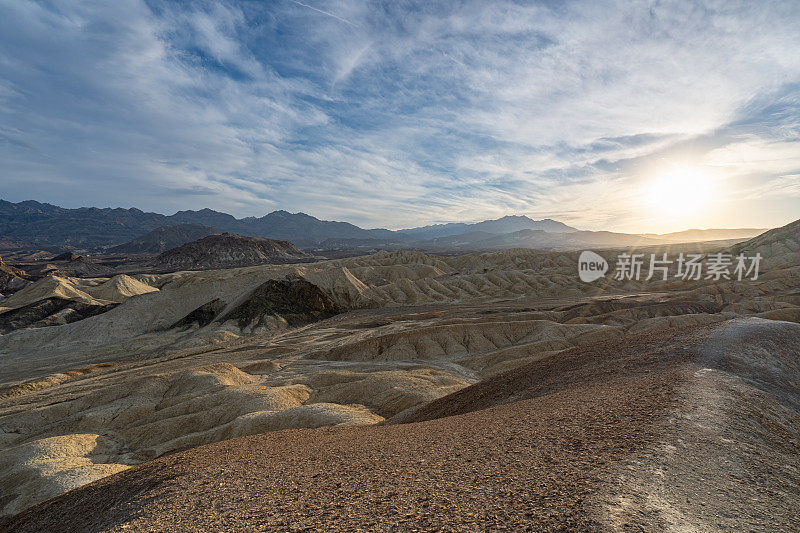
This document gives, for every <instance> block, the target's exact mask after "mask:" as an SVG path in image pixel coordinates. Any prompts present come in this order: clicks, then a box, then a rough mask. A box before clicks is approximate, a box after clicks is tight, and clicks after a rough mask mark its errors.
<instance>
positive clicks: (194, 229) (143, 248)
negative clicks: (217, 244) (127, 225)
mask: <svg viewBox="0 0 800 533" xmlns="http://www.w3.org/2000/svg"><path fill="white" fill-rule="evenodd" d="M219 233H220V232H219V230H218V229H217V228H214V227H212V226H201V225H199V224H178V225H177V226H161V227H160V228H156V229H154V230H153V231H151V232H150V233H147V234H145V235H142V236H141V237H137V238H135V239H133V240H132V241H130V242H127V243H125V244H120V245H118V246H113V247H111V248H109V249H108V250H106V252H108V253H112V254H160V253H162V252H166V251H167V250H172V249H173V248H177V247H178V246H181V245H183V244H186V243H187V242H192V241H196V240H198V239H202V238H203V237H208V236H209V235H219Z"/></svg>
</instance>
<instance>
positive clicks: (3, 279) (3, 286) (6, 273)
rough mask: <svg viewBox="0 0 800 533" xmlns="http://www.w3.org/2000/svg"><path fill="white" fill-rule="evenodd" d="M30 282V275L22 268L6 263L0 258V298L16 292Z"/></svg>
mask: <svg viewBox="0 0 800 533" xmlns="http://www.w3.org/2000/svg"><path fill="white" fill-rule="evenodd" d="M30 282H31V277H30V276H29V275H28V273H27V272H25V271H24V270H20V269H19V268H15V267H13V266H11V265H7V264H6V263H4V262H3V259H2V258H0V298H2V297H5V296H7V295H9V294H11V293H12V292H16V291H18V290H20V289H22V288H23V287H25V286H26V285H28V284H29V283H30Z"/></svg>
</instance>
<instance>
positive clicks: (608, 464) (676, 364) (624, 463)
mask: <svg viewBox="0 0 800 533" xmlns="http://www.w3.org/2000/svg"><path fill="white" fill-rule="evenodd" d="M798 347H800V326H798V325H797V324H787V323H777V322H771V321H766V320H760V319H742V320H735V321H732V322H728V323H725V324H723V325H715V326H704V327H694V328H688V329H683V330H680V331H676V330H666V331H663V332H659V333H650V334H639V335H635V336H632V337H629V338H626V339H625V340H624V341H623V340H612V341H606V342H601V343H596V344H593V345H590V346H586V347H581V348H576V349H573V350H569V351H566V352H563V353H561V354H559V355H557V356H553V357H551V358H548V359H545V360H542V361H538V362H534V363H531V364H529V365H527V366H523V367H521V368H518V369H515V370H513V371H510V372H507V373H504V374H500V375H498V376H496V377H495V378H492V379H489V380H487V381H484V382H482V383H480V384H477V385H474V386H472V387H468V388H466V389H463V390H462V391H460V392H457V393H455V394H451V395H449V396H445V397H443V398H441V399H439V400H437V401H435V402H433V403H432V404H428V405H427V406H425V407H423V408H422V409H420V410H418V411H417V412H416V413H408V414H406V415H405V416H403V417H401V418H402V420H390V421H389V422H388V424H389V425H383V426H373V427H350V428H333V429H318V430H294V431H282V432H277V433H269V434H264V435H255V436H250V437H244V438H240V439H234V440H228V441H225V442H221V443H218V444H213V445H209V446H203V447H200V448H195V449H192V450H189V451H186V452H183V453H178V454H174V455H170V456H167V457H164V458H161V459H157V460H155V461H151V462H148V463H145V464H144V465H141V466H139V467H136V468H132V469H130V470H127V471H125V472H122V473H120V474H117V475H114V476H110V477H107V478H104V479H102V480H100V481H97V482H95V483H92V484H90V485H87V486H85V487H82V488H80V489H76V490H73V491H71V492H69V493H67V494H65V495H63V496H60V497H58V498H54V499H52V500H49V501H47V502H45V503H43V504H40V505H38V506H35V507H33V508H31V509H29V510H28V511H26V512H24V513H22V514H20V515H18V516H16V517H14V518H12V519H10V520H7V521H6V522H5V523H3V526H4V527H5V528H8V529H10V530H14V531H46V530H54V529H62V530H63V529H67V530H70V531H109V530H110V531H117V530H119V531H132V530H133V531H200V530H202V531H223V530H224V531H230V530H236V531H249V530H254V531H255V530H262V529H265V528H267V529H275V530H309V529H311V530H323V529H331V528H335V529H348V530H363V529H379V530H389V529H402V530H408V529H419V530H442V529H444V530H463V529H486V528H507V529H531V530H536V531H551V530H552V531H555V530H559V531H560V530H565V529H567V530H581V531H586V530H625V531H627V530H647V531H653V530H682V529H687V528H688V529H690V530H701V531H703V530H709V531H710V530H737V531H743V530H757V531H789V530H791V529H792V528H793V527H794V526H796V517H797V516H798V515H799V514H800V499H798V498H797V495H798V494H800V413H799V412H798V408H800V386H798V385H799V384H798V378H797V376H800V348H798ZM446 415H449V416H446ZM416 420H426V421H423V422H416ZM398 422H403V423H402V424H398Z"/></svg>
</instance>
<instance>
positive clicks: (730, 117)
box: [0, 0, 800, 231]
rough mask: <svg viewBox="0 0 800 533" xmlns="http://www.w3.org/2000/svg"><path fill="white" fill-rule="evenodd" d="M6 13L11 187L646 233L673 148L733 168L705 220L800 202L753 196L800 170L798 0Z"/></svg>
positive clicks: (233, 5) (2, 58)
mask: <svg viewBox="0 0 800 533" xmlns="http://www.w3.org/2000/svg"><path fill="white" fill-rule="evenodd" d="M0 6H2V9H3V11H4V13H5V14H4V16H3V17H2V18H1V19H0V126H2V128H0V158H2V161H3V165H2V168H0V181H1V182H2V195H3V197H5V198H9V199H16V200H19V199H24V198H36V199H41V200H47V201H51V202H55V203H61V204H64V205H71V206H76V205H89V204H95V205H127V206H130V205H136V206H138V207H142V208H146V209H154V210H160V211H174V210H178V209H186V208H200V207H206V206H208V207H212V208H216V209H220V210H227V211H230V212H233V213H235V214H237V215H261V214H263V213H264V212H266V211H269V210H272V209H278V208H285V209H289V210H303V211H306V212H309V213H312V214H314V215H316V216H320V217H326V218H335V219H347V220H351V221H353V222H355V223H358V224H362V225H366V226H373V225H375V226H378V225H380V226H389V227H399V226H410V225H415V224H422V223H430V222H440V221H447V220H455V219H479V218H485V217H490V216H500V215H503V214H507V213H511V212H517V213H527V214H530V215H533V216H553V217H559V218H562V219H564V221H565V222H568V223H572V224H577V225H580V226H582V227H590V228H598V227H606V228H611V229H625V230H631V229H634V228H633V227H632V226H635V225H639V226H641V230H642V231H647V230H650V229H655V227H654V226H653V227H650V226H648V225H653V224H656V223H657V221H656V220H653V219H652V218H648V216H651V215H648V213H647V212H645V211H643V210H642V209H641V207H640V206H639V205H638V204H637V198H636V191H637V190H638V187H639V186H640V185H641V183H642V182H644V181H646V180H647V179H649V178H650V177H651V176H652V175H653V174H654V173H657V171H658V169H659V168H660V167H661V166H663V165H665V164H668V163H671V162H675V161H682V162H686V163H687V164H693V165H701V166H705V167H708V168H709V169H710V172H714V173H717V175H718V176H719V179H720V180H723V181H724V183H725V187H724V190H725V191H726V193H725V200H724V203H725V205H724V206H722V205H721V204H720V206H717V207H719V208H718V209H717V208H716V207H715V208H709V209H708V212H707V213H703V214H698V216H697V218H696V219H695V220H693V221H692V222H691V223H692V224H695V225H704V224H706V225H741V226H752V225H758V226H761V225H769V224H773V223H780V222H783V221H787V220H788V218H790V217H791V216H793V215H795V214H796V213H797V212H798V211H799V210H798V207H800V204H798V200H797V199H796V196H792V198H794V200H790V201H786V202H782V203H780V205H779V206H778V207H779V209H778V210H777V211H776V210H775V209H767V205H769V206H772V207H775V206H776V205H777V204H776V203H775V196H774V195H767V194H766V193H765V194H764V195H763V196H759V194H760V193H758V192H757V191H758V190H760V189H758V187H759V186H760V184H763V183H771V182H773V181H775V180H778V181H776V183H778V184H779V185H776V187H777V189H775V188H773V189H772V190H778V189H780V190H790V191H791V190H794V185H795V183H796V180H797V176H798V171H799V170H800V169H798V161H797V157H796V154H797V147H798V146H797V143H798V138H800V137H798V133H800V126H799V124H800V119H798V116H800V55H798V54H796V53H794V50H797V49H800V30H798V28H800V4H797V3H796V2H778V1H774V2H764V3H759V4H758V5H756V4H755V3H751V2H745V1H721V0H720V1H712V0H709V1H704V2H691V1H677V0H669V1H663V2H658V3H651V2H645V1H641V2H614V1H600V2H568V3H563V4H562V3H559V4H554V3H552V2H544V1H543V2H533V3H528V4H521V3H518V2H511V1H508V2H505V1H501V2H481V1H478V0H474V1H466V2H458V3H455V2H454V3H449V2H448V3H422V2H420V3H416V2H403V3H364V2H360V1H356V0H342V1H324V2H323V1H314V2H308V1H305V2H300V1H295V0H287V1H285V2H272V3H263V4H261V3H249V2H241V3H239V2H189V3H183V2H169V1H163V0H153V1H151V2H144V1H141V0H120V1H119V2H115V3H114V4H113V5H109V4H107V3H103V2H99V1H91V0H90V1H84V2H60V3H58V4H50V3H44V2H42V3H40V2H32V1H12V0H0ZM732 51H735V53H733V52H732ZM754 191H756V192H754ZM756 204H758V205H756ZM754 206H755V207H754ZM723 207H724V210H723ZM770 213H772V214H770ZM748 217H750V218H748ZM758 217H760V218H759V220H756V218H758ZM770 217H772V218H770Z"/></svg>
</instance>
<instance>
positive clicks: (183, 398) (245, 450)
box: [0, 225, 800, 531]
mask: <svg viewBox="0 0 800 533" xmlns="http://www.w3.org/2000/svg"><path fill="white" fill-rule="evenodd" d="M796 228H797V226H796V225H789V226H787V227H785V228H779V229H776V230H772V231H771V232H767V233H766V234H764V235H763V236H760V237H758V238H756V239H753V240H752V241H750V242H748V243H746V244H744V245H743V246H740V247H737V248H736V249H735V250H736V251H742V252H744V253H746V254H748V255H751V254H754V253H756V251H759V253H762V255H763V256H764V261H763V262H762V265H761V269H760V275H759V277H758V279H757V280H752V279H747V280H742V281H737V280H735V279H734V280H729V279H719V280H715V279H706V278H702V279H699V280H697V281H682V280H680V279H676V278H674V277H670V279H668V280H666V281H661V280H658V281H657V280H655V279H654V280H651V281H649V282H648V281H645V280H644V279H641V280H639V281H636V280H622V281H620V280H615V279H612V277H611V275H608V276H606V277H605V278H603V279H601V280H598V281H596V282H594V283H591V284H588V283H582V282H581V281H580V280H579V278H578V276H577V273H576V265H577V259H578V254H577V253H572V252H542V251H534V250H522V249H512V250H506V251H502V252H494V253H481V254H477V253H475V254H466V255H459V256H454V257H441V256H434V255H427V254H424V253H419V252H396V253H381V254H375V255H371V256H365V257H356V258H348V259H342V260H335V261H320V262H315V263H305V264H278V265H259V266H251V267H244V268H234V269H221V270H205V271H181V272H171V273H161V274H136V275H129V276H125V277H121V276H119V277H111V278H108V277H103V278H90V279H83V278H72V277H58V276H55V277H52V276H51V277H49V278H45V279H42V280H39V281H37V282H35V283H33V284H31V285H29V286H28V287H26V288H24V289H22V290H20V291H18V292H17V293H15V294H13V295H11V296H10V297H9V298H7V299H6V300H4V301H3V302H1V303H0V306H3V307H2V308H0V318H2V317H3V316H7V315H8V313H15V312H16V313H30V312H32V309H33V308H32V307H30V306H34V307H35V306H39V305H41V306H46V305H51V304H50V303H48V302H51V301H52V299H58V300H65V301H67V302H68V304H69V305H75V306H77V305H78V304H81V305H89V306H95V308H98V307H99V306H108V308H107V309H105V310H102V312H99V313H97V314H94V315H93V316H88V317H85V318H81V319H78V320H74V321H68V320H67V317H74V316H75V314H74V313H76V312H78V310H77V309H71V310H70V311H65V312H64V314H63V315H59V316H60V317H63V318H64V321H63V322H62V323H58V324H54V323H53V322H48V323H39V324H37V323H36V322H33V323H29V324H28V325H27V326H24V327H23V328H22V329H14V330H13V331H10V332H8V333H6V334H3V335H0V363H1V364H0V489H2V490H0V493H1V494H2V495H3V499H2V500H0V515H7V516H9V517H10V516H11V515H15V514H18V513H24V514H21V515H19V516H17V517H16V518H9V519H8V520H9V521H7V522H6V523H5V524H4V526H6V528H16V529H19V530H23V531H24V530H26V528H27V530H35V529H36V528H40V529H41V528H44V529H45V530H46V529H48V528H49V529H52V524H53V522H52V520H54V519H55V518H54V517H55V516H59V517H60V519H61V520H64V524H66V525H65V526H64V527H67V526H70V527H71V526H75V527H76V528H77V530H81V529H83V530H98V529H106V528H113V527H119V528H123V526H125V525H126V524H129V525H133V526H135V529H134V530H137V529H144V530H147V529H151V530H157V529H170V528H172V529H173V530H201V529H209V528H210V529H229V530H230V529H233V530H237V529H248V528H255V525H256V523H258V524H262V525H264V526H265V527H267V526H271V527H272V528H273V529H287V528H291V527H298V528H299V527H303V526H308V525H309V524H310V523H311V522H310V521H311V520H317V521H319V520H323V519H324V520H327V521H331V520H339V521H340V522H337V523H335V524H334V523H333V522H330V523H332V527H336V526H340V527H343V528H345V527H351V528H355V527H362V528H366V527H367V525H366V522H364V520H365V518H364V514H365V513H366V512H367V509H369V510H370V512H372V515H373V518H372V520H375V521H376V522H373V526H372V527H374V528H379V529H380V528H389V527H391V526H392V524H395V523H396V524H398V526H397V527H400V528H402V529H407V528H410V527H420V528H427V529H436V528H437V527H440V526H442V525H443V524H442V523H441V522H440V521H441V520H445V519H446V520H447V521H448V523H452V524H455V525H456V526H454V527H458V526H459V525H460V526H461V527H463V528H469V527H472V528H479V529H480V528H487V527H493V526H494V525H500V524H507V525H508V527H526V526H527V527H531V528H534V527H536V524H543V525H542V529H559V528H561V529H563V528H572V529H586V528H589V529H592V528H595V529H598V528H599V529H614V528H618V529H625V528H629V529H630V528H633V529H635V528H636V527H639V529H642V528H643V529H644V530H653V529H669V528H674V529H681V528H684V529H686V528H689V529H691V528H695V529H700V530H704V529H705V530H711V529H714V528H715V527H717V528H719V527H722V529H726V528H727V529H734V530H740V529H755V530H759V529H761V530H771V529H772V530H774V529H778V530H780V529H781V527H783V526H784V524H786V522H785V521H784V518H785V517H786V516H794V515H796V514H797V509H796V508H795V507H793V506H796V503H797V502H796V499H795V500H793V499H791V498H789V497H788V496H786V495H787V494H789V495H791V494H795V493H796V492H797V486H796V481H797V470H796V468H797V467H796V463H795V462H792V461H796V457H797V456H798V454H797V449H796V445H797V442H799V440H798V438H797V431H798V427H799V426H798V424H797V420H796V416H797V415H796V412H797V409H798V407H797V405H796V401H797V400H796V398H797V396H796V395H797V382H796V379H795V378H796V376H797V375H798V373H797V369H796V367H795V366H793V365H796V360H797V353H796V349H797V348H796V347H797V346H798V344H797V339H796V338H795V337H797V327H798V326H796V325H795V324H794V323H797V322H800V259H798V256H797V254H798V251H800V235H798V232H797V230H796ZM627 251H631V250H627ZM637 251H638V252H642V253H651V252H652V253H662V252H663V253H670V254H677V253H679V252H680V251H683V252H689V251H691V252H693V253H694V252H697V253H702V254H706V253H710V252H719V251H722V252H729V251H733V250H732V249H731V248H729V247H727V245H714V246H711V245H690V246H688V247H675V246H673V245H665V246H663V247H656V248H641V249H638V250H637ZM601 253H602V254H603V255H604V256H605V257H606V259H607V260H609V261H610V262H611V264H612V265H613V263H614V261H615V258H616V256H617V255H618V253H620V250H609V251H603V252H601ZM793 254H794V255H793ZM671 273H672V272H671ZM62 303H63V302H62ZM98 310H99V309H98ZM56 314H58V312H57V313H56ZM64 315H67V316H64ZM12 316H15V315H12ZM30 316H33V315H32V314H31V315H30ZM51 316H52V315H51ZM17 318H19V317H17ZM70 320H71V319H70ZM17 324H19V322H17ZM26 328H27V329H26ZM481 382H482V383H481ZM732 412H734V413H736V416H734V415H732V414H731V413H732ZM381 422H383V423H384V425H381V426H375V424H377V423H381ZM398 422H409V423H408V424H398ZM698 423H699V425H698ZM367 426H368V427H367ZM373 426H374V427H373ZM311 428H326V429H322V430H321V431H318V430H312V429H311ZM282 430H289V431H282ZM273 432H276V433H273ZM239 437H244V440H233V441H229V440H228V439H235V438H239ZM223 441H225V442H223ZM206 445H211V446H210V447H202V446H206ZM712 450H713V451H714V452H719V453H718V454H717V455H716V456H715V455H713V454H712ZM754 453H760V454H761V455H760V456H759V460H758V461H756V460H755V459H754V456H753V455H752V454H754ZM245 457H247V460H245V459H244V458H245ZM715 457H716V458H715ZM709 469H711V470H709ZM129 471H130V474H129V473H128V472H129ZM114 473H116V475H114V476H112V477H109V478H107V479H103V478H105V477H106V476H108V475H109V474H114ZM531 473H535V475H532V474H531ZM695 474H696V475H695ZM697 476H702V478H703V479H704V480H711V481H710V482H709V483H706V484H703V482H702V480H701V479H700V477H697ZM398 480H400V481H399V482H398ZM95 481H96V484H94V485H90V483H91V482H95ZM84 485H86V487H85V488H83V489H80V490H78V491H73V492H70V493H67V494H65V495H63V496H60V497H59V498H58V499H55V500H50V501H49V502H46V503H44V504H42V506H39V507H32V506H35V505H36V504H39V503H41V502H43V501H44V500H46V499H48V498H51V497H54V496H59V495H61V494H63V493H65V492H67V491H69V490H70V489H76V488H79V487H83V486H84ZM212 486H213V487H214V489H213V492H210V491H212V488H211V487H212ZM685 494H693V495H697V496H696V497H694V498H693V499H691V498H690V499H691V501H690V502H686V501H685V496H683V500H681V499H680V497H679V496H680V495H685ZM297 495H300V496H301V497H300V498H297V497H296V496H297ZM520 495H521V496H520ZM593 495H596V496H593ZM72 498H74V499H72ZM748 498H749V500H748ZM753 498H756V499H755V500H753ZM201 499H202V500H203V501H205V502H208V501H214V502H216V503H218V506H217V507H213V506H205V507H203V509H207V511H198V510H197V509H200V506H199V504H197V502H198V501H200V500H201ZM578 499H579V500H580V501H578ZM248 501H249V502H251V504H252V505H251V504H248V503H247V502H248ZM744 501H750V502H751V504H750V505H749V506H747V505H744V504H743V503H741V502H744ZM145 502H146V503H145ZM160 502H161V503H163V506H161V505H160ZM752 502H755V504H753V503H752ZM703 504H704V505H703ZM89 505H94V509H95V510H96V512H95V514H94V515H93V516H89V515H90V511H89V509H90V507H89ZM192 506H194V509H195V510H194V511H193V512H191V513H189V512H186V511H185V510H186V509H188V508H189V507H192ZM720 506H722V507H720ZM725 506H728V507H725ZM28 508H31V510H30V511H29V512H26V511H25V510H26V509H28ZM67 508H70V509H73V510H74V513H72V512H65V511H64V509H67ZM376 509H377V511H376ZM756 512H758V513H759V516H756V514H755V513H756ZM71 513H72V514H71ZM166 516H171V519H173V520H175V517H180V516H182V517H185V520H194V522H184V523H181V522H170V523H165V522H163V521H164V520H165V517H166ZM715 517H723V518H721V519H720V520H723V522H720V523H721V524H722V526H715V525H714V524H715V522H713V521H712V520H713V519H714V518H715ZM71 520H75V522H70V521H71ZM306 520H307V521H309V522H306ZM437 520H439V521H437ZM77 521H84V522H83V524H84V525H83V526H78V525H77V524H78V522H77ZM318 523H319V522H318ZM323 523H328V522H323ZM170 524H172V525H170ZM604 526H605V527H604ZM0 529H2V527H0ZM783 529H789V528H788V527H783ZM12 530H13V529H12Z"/></svg>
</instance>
